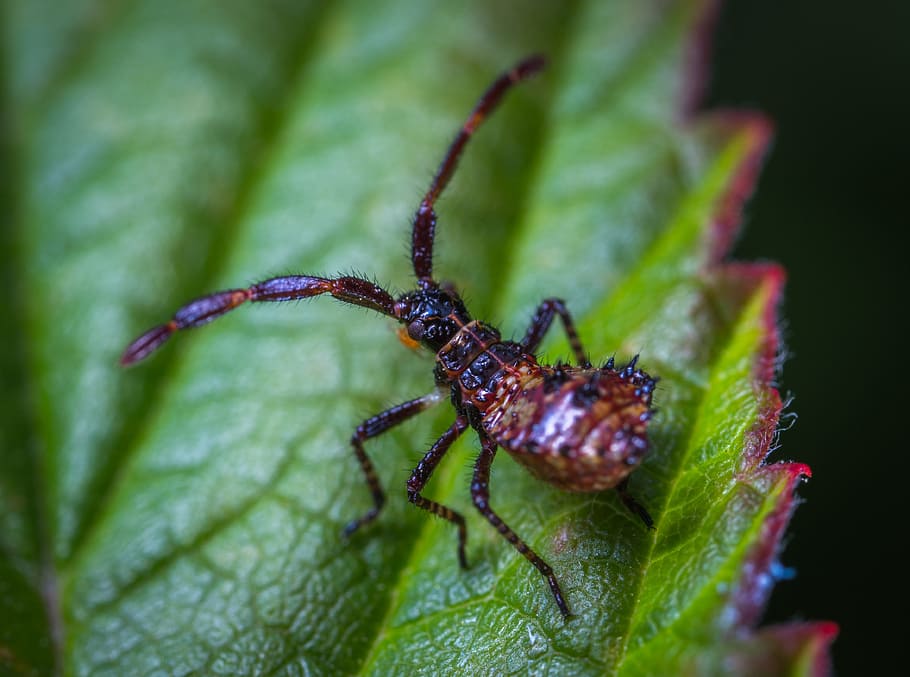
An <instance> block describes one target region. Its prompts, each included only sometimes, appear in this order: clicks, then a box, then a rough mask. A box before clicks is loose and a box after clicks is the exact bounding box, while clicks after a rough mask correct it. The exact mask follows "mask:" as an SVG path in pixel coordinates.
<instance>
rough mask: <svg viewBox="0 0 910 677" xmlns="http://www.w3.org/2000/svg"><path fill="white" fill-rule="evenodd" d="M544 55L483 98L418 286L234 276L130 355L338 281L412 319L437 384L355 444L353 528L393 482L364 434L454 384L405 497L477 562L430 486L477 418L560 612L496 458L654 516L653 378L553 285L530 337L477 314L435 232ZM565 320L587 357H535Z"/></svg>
mask: <svg viewBox="0 0 910 677" xmlns="http://www.w3.org/2000/svg"><path fill="white" fill-rule="evenodd" d="M543 66H544V59H543V58H542V57H540V56H532V57H529V58H526V59H524V60H523V61H521V62H519V63H518V64H516V65H515V67H514V68H512V69H511V70H510V71H508V72H506V73H503V74H502V75H500V76H499V77H498V78H497V79H496V80H495V81H494V82H493V84H492V85H490V87H489V88H488V89H487V91H486V92H485V93H484V94H483V96H481V97H480V100H479V101H478V102H477V104H476V105H475V107H474V109H473V110H472V111H471V114H470V115H469V116H468V119H467V120H466V121H465V123H464V125H463V126H462V128H461V129H460V130H459V132H458V134H457V135H456V136H455V139H454V140H453V141H452V144H451V145H450V146H449V149H448V152H447V153H446V155H445V157H444V158H443V160H442V164H441V165H440V166H439V169H438V171H437V172H436V175H435V177H434V178H433V182H432V183H431V184H430V188H429V190H428V191H427V192H426V195H424V197H423V200H422V201H421V202H420V206H419V207H418V208H417V213H416V215H415V216H414V227H413V233H412V238H411V260H412V262H413V265H414V274H415V276H416V277H417V288H416V289H415V290H413V291H409V292H407V293H406V294H403V295H401V296H399V297H398V298H397V299H396V298H394V297H392V295H391V294H389V292H387V291H386V290H385V289H383V288H382V287H379V286H377V285H376V284H374V283H372V282H370V281H368V280H365V279H362V278H359V277H351V276H339V277H335V278H324V277H314V276H311V275H289V276H283V277H275V278H271V279H268V280H265V281H264V282H260V283H259V284H254V285H253V286H251V287H248V288H246V289H230V290H227V291H221V292H217V293H214V294H210V295H208V296H203V297H201V298H198V299H196V300H195V301H191V302H189V303H187V304H186V305H184V306H183V307H182V308H180V309H179V310H177V312H176V313H175V314H174V316H173V317H172V318H171V320H170V321H169V322H167V323H165V324H162V325H159V326H157V327H154V328H153V329H150V330H149V331H147V332H146V333H145V334H143V335H142V336H140V337H139V338H137V339H136V340H135V341H133V342H132V343H131V344H130V345H129V346H128V347H127V348H126V350H125V351H124V353H123V356H122V358H121V360H120V362H121V364H122V365H124V366H125V365H130V364H133V363H135V362H138V361H140V360H142V359H144V358H145V357H147V356H148V355H149V354H150V353H152V352H153V351H155V350H156V349H157V348H159V347H160V346H161V345H162V344H163V343H164V342H165V341H167V339H168V338H169V337H170V336H171V334H173V333H174V332H176V331H178V330H181V329H189V328H190V327H198V326H200V325H203V324H206V323H207V322H210V321H212V320H214V319H215V318H216V317H219V316H220V315H223V314H224V313H226V312H228V311H229V310H233V309H234V308H236V307H237V306H239V305H241V304H243V303H246V302H247V301H249V302H253V303H259V302H265V301H296V300H298V299H303V298H308V297H311V296H318V295H320V294H331V295H332V296H333V297H335V298H336V299H338V300H340V301H344V302H345V303H351V304H354V305H358V306H363V307H366V308H370V309H371V310H375V311H377V312H379V313H382V314H383V315H387V316H389V317H392V318H394V319H396V320H398V321H399V322H400V323H401V324H403V325H404V326H405V328H404V329H403V330H402V331H403V332H404V331H406V335H407V338H409V339H411V341H412V342H416V343H419V344H422V345H423V346H425V347H426V348H429V349H430V350H432V351H433V352H434V353H435V355H436V367H435V370H434V376H435V381H436V389H435V390H434V392H432V393H431V394H429V395H425V396H423V397H418V398H417V399H414V400H411V401H409V402H405V403H403V404H400V405H398V406H396V407H392V408H391V409H388V410H386V411H383V412H382V413H380V414H377V415H376V416H372V417H371V418H368V419H367V420H365V421H364V422H363V423H361V424H360V425H359V426H358V427H357V429H356V431H355V432H354V434H353V436H352V437H351V445H352V446H353V448H354V453H355V454H356V456H357V460H358V462H359V463H360V467H361V469H362V470H363V474H364V476H365V478H366V483H367V485H368V486H369V488H370V491H371V492H372V495H373V507H372V508H371V509H370V510H369V511H368V512H366V513H365V514H364V515H362V516H361V517H359V518H358V519H355V520H353V521H352V522H350V523H349V524H348V525H347V527H346V528H345V530H344V533H345V535H350V534H352V533H354V532H355V531H357V530H358V529H359V528H360V527H362V526H364V525H366V524H369V523H370V522H372V521H373V520H374V519H376V516H377V515H378V514H379V512H380V510H381V509H382V506H383V504H384V503H385V493H384V492H383V490H382V487H381V486H380V483H379V480H378V478H377V477H376V472H375V471H374V468H373V463H372V462H371V461H370V459H369V457H368V456H367V455H366V452H365V451H364V448H363V443H364V442H365V441H366V440H368V439H371V438H373V437H376V436H377V435H380V434H381V433H384V432H385V431H387V430H389V429H390V428H392V427H394V426H396V425H398V424H399V423H402V422H403V421H406V420H407V419H410V418H411V417H413V416H415V415H417V414H419V413H420V412H422V411H425V410H427V409H428V408H429V407H430V406H432V405H434V404H436V403H438V402H440V401H442V400H443V399H445V396H446V395H448V396H449V398H450V399H451V402H452V405H453V406H454V408H455V420H454V421H453V422H452V424H451V425H450V426H449V428H448V430H446V431H445V432H444V433H443V434H442V436H441V437H440V438H439V439H438V440H436V442H435V443H434V444H433V445H432V446H431V447H430V449H429V451H427V452H426V454H425V455H424V457H423V458H422V459H421V461H420V462H419V463H418V464H417V467H416V468H414V470H413V472H412V473H411V476H410V478H409V479H408V482H407V493H408V500H409V501H410V502H411V503H413V504H414V505H416V506H417V507H419V508H422V509H424V510H427V511H428V512H431V513H433V514H435V515H438V516H440V517H442V518H443V519H445V520H448V521H449V522H451V523H452V524H454V525H455V526H456V527H457V529H458V561H459V563H460V564H461V566H462V567H467V559H466V557H465V541H466V539H467V529H466V527H465V521H464V517H462V515H461V514H459V513H458V512H456V511H454V510H452V509H451V508H448V507H446V506H444V505H442V504H440V503H437V502H436V501H433V500H431V499H428V498H426V497H424V496H423V495H422V494H421V491H422V490H423V488H424V486H425V485H426V484H427V482H428V481H429V479H430V476H431V475H432V474H433V471H434V470H435V469H436V466H437V465H438V464H439V462H440V460H442V457H443V456H445V454H446V452H447V451H448V450H449V448H450V447H451V446H452V443H453V442H454V441H455V440H456V439H457V438H458V437H459V436H460V435H461V434H462V433H464V432H465V430H467V429H468V428H469V427H471V428H473V429H474V431H475V432H476V433H477V435H478V437H479V438H480V445H481V451H480V455H479V456H478V457H477V461H476V462H475V464H474V475H473V481H472V482H471V498H472V500H473V503H474V505H475V506H476V508H477V509H478V510H479V511H480V513H481V514H482V515H483V516H484V517H485V518H486V519H487V520H488V521H489V522H490V523H491V524H492V525H493V526H494V527H495V528H496V530H497V531H498V532H499V533H500V534H502V536H503V537H504V538H505V539H506V540H508V541H509V543H511V544H512V545H513V546H514V547H515V548H516V549H517V550H518V552H520V553H521V554H522V555H523V556H524V557H525V558H527V559H528V561H530V562H531V564H533V565H534V566H535V567H536V568H537V570H538V571H540V573H541V574H543V576H544V577H545V578H546V580H547V583H548V584H549V586H550V590H551V591H552V593H553V596H554V597H555V599H556V604H557V605H558V607H559V610H560V612H562V614H563V616H565V617H568V616H569V615H570V612H569V606H568V604H567V603H566V600H565V596H564V595H563V592H562V589H561V588H560V586H559V582H558V581H557V580H556V576H555V575H554V574H553V570H552V569H551V568H550V566H549V565H548V564H547V563H546V562H545V561H544V560H543V559H541V558H540V557H539V556H538V555H537V553H535V552H534V551H533V550H532V549H531V548H530V547H529V546H528V545H527V544H526V543H525V542H524V541H523V540H522V539H521V538H520V537H519V536H518V535H517V534H516V533H515V532H514V531H512V529H511V528H509V526H508V525H507V524H506V523H505V522H503V521H502V519H501V518H500V517H499V515H497V514H496V513H495V512H494V511H493V508H492V507H490V490H489V480H490V466H491V464H492V463H493V457H494V456H495V454H496V450H497V448H498V447H503V448H504V449H506V451H508V452H509V453H510V454H511V455H512V456H513V457H514V458H515V459H516V460H518V461H519V462H520V463H522V464H523V465H524V466H526V467H527V468H528V470H530V471H531V473H533V474H534V475H536V476H537V477H538V478H540V479H541V480H544V481H545V482H549V483H550V484H553V485H555V486H556V487H558V488H560V489H564V490H567V491H577V492H593V491H601V490H605V489H610V488H615V489H616V490H617V491H618V492H619V495H620V497H621V499H622V501H623V503H624V504H625V505H626V506H627V507H628V508H629V510H631V511H632V512H633V513H634V514H636V515H637V516H638V517H639V518H640V519H641V520H642V521H643V522H644V523H645V524H646V525H647V526H648V527H649V528H651V527H652V526H653V521H652V520H651V517H650V516H649V515H648V512H647V511H646V510H645V508H644V507H643V506H641V505H640V504H639V503H638V502H636V501H635V499H634V498H632V497H631V496H630V495H629V494H628V493H627V491H626V484H627V482H628V477H629V474H630V473H631V472H632V471H633V470H634V469H635V468H636V467H637V466H638V465H639V463H641V460H642V458H643V457H644V456H645V453H646V452H647V450H648V439H647V433H646V426H647V422H648V420H649V419H650V418H651V415H652V410H651V395H652V392H653V390H654V385H655V382H656V379H654V378H652V377H650V376H649V375H648V374H646V373H645V372H644V371H642V370H641V369H637V368H636V360H637V357H636V358H634V359H632V361H631V362H629V363H628V364H627V365H625V366H623V367H620V368H616V367H615V365H614V363H613V359H612V358H611V359H610V360H608V361H607V362H606V364H604V365H603V366H602V367H593V366H592V365H591V362H590V361H589V360H588V358H587V356H586V354H585V352H584V350H583V349H582V346H581V341H580V340H579V338H578V334H577V333H576V331H575V326H574V324H573V322H572V317H571V316H570V315H569V311H568V310H567V309H566V306H565V304H564V303H563V301H562V300H560V299H556V298H550V299H546V300H545V301H543V302H542V303H541V304H540V306H539V307H538V308H537V311H536V312H535V314H534V318H533V319H532V320H531V325H530V327H529V328H528V330H527V332H526V333H525V335H524V338H522V339H521V341H518V342H515V341H504V340H502V338H501V337H500V333H499V331H498V330H497V329H496V328H495V327H493V326H491V325H489V324H487V323H485V322H481V321H479V320H475V319H473V318H472V317H471V315H470V314H469V313H468V311H467V309H466V308H465V305H464V303H463V302H462V300H461V298H460V297H459V296H458V294H457V293H456V292H455V291H454V289H452V288H451V287H450V286H449V285H442V284H440V283H438V282H437V281H436V280H435V279H434V278H433V241H434V237H435V231H436V212H435V211H434V209H433V206H434V204H435V203H436V200H437V199H438V198H439V195H440V193H442V191H443V189H444V188H445V187H446V185H447V184H448V182H449V180H450V179H451V178H452V174H453V173H454V171H455V167H456V165H457V163H458V160H459V158H460V157H461V154H462V152H463V150H464V147H465V145H466V144H467V142H468V140H469V139H470V138H471V136H472V135H473V134H474V132H475V131H476V129H477V127H478V126H479V125H480V124H481V122H482V121H483V120H484V118H485V117H486V116H488V115H489V114H490V113H491V112H492V111H493V110H494V109H495V108H496V106H497V105H498V104H499V102H500V100H501V99H502V97H503V95H504V94H505V93H506V92H507V91H508V90H509V89H510V88H511V87H512V86H513V85H515V84H516V83H518V82H520V81H521V80H524V79H526V78H528V77H529V76H531V75H533V74H535V73H537V72H538V71H539V70H540V69H541V68H543ZM557 315H558V316H559V318H560V320H562V324H563V327H564V328H565V331H566V334H567V335H568V338H569V343H570V345H571V347H572V351H573V352H574V354H575V357H576V359H577V360H578V366H569V365H567V364H557V365H555V366H548V365H542V364H538V362H537V360H536V358H535V357H534V352H535V351H536V350H537V347H538V346H539V345H540V342H541V340H542V339H543V336H544V334H545V333H546V331H547V330H548V329H549V327H550V325H551V324H552V322H553V319H554V318H555V316H557Z"/></svg>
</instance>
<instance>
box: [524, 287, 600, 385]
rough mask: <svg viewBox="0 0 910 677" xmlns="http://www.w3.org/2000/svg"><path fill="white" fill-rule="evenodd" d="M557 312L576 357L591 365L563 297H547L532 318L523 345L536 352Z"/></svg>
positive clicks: (529, 350)
mask: <svg viewBox="0 0 910 677" xmlns="http://www.w3.org/2000/svg"><path fill="white" fill-rule="evenodd" d="M556 313H558V314H559V317H560V319H561V320H562V326H563V327H565V330H566V336H568V337H569V344H570V345H571V346H572V352H574V353H575V359H577V360H578V364H579V365H580V366H582V367H585V368H588V367H590V366H591V361H590V360H589V359H588V356H587V355H586V354H585V351H584V348H582V347H581V340H580V339H579V338H578V332H576V331H575V323H574V322H572V316H571V315H570V314H569V309H568V308H566V304H565V302H564V301H563V300H562V299H546V300H544V302H543V303H541V304H540V305H539V306H538V307H537V310H536V311H535V312H534V317H533V318H532V319H531V326H530V327H528V331H527V332H526V333H525V337H524V338H523V339H522V340H521V345H522V346H523V347H524V349H525V350H527V351H528V352H529V353H534V352H536V350H537V348H538V346H540V342H541V341H542V340H543V337H544V334H546V333H547V329H549V328H550V325H551V324H552V323H553V316H554V314H556Z"/></svg>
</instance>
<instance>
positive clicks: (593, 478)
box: [483, 363, 654, 492]
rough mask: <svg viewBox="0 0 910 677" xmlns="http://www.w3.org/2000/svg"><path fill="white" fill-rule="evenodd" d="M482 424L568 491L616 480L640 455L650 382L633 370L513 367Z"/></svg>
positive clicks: (539, 472)
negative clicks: (509, 378) (511, 373)
mask: <svg viewBox="0 0 910 677" xmlns="http://www.w3.org/2000/svg"><path fill="white" fill-rule="evenodd" d="M517 366H518V369H517V370H516V371H515V373H514V375H513V376H512V377H511V378H512V381H513V382H512V383H509V384H508V385H507V387H506V388H505V389H504V390H503V391H502V397H501V398H499V399H498V400H497V401H495V402H494V403H492V404H491V405H490V406H489V407H487V409H486V411H485V412H484V416H483V427H484V429H485V430H486V431H487V433H488V434H489V435H490V436H491V437H492V438H493V439H494V440H496V442H497V443H498V444H499V445H501V446H502V447H503V448H505V449H506V450H507V451H508V452H509V453H510V454H511V455H512V456H513V457H514V458H515V459H516V460H518V461H519V462H520V463H522V464H523V465H524V466H525V467H527V468H528V470H530V471H531V473H532V474H534V475H535V476H537V477H538V478H540V479H542V480H544V481H546V482H549V483H550V484H553V485H555V486H557V487H559V488H560V489H564V490H568V491H585V492H587V491H602V490H604V489H610V488H612V487H615V486H616V485H617V484H619V483H620V482H621V481H622V480H624V479H625V478H626V477H627V476H628V475H629V473H631V472H632V471H633V470H634V469H635V468H636V467H637V466H638V464H639V463H640V462H641V460H642V459H643V458H644V456H645V453H646V452H647V450H648V439H647V433H646V425H647V421H648V419H649V418H650V417H651V412H650V404H651V393H652V391H653V388H654V380H653V379H651V378H650V377H649V376H648V375H647V374H645V373H644V372H642V371H641V370H634V371H633V370H632V369H631V368H626V369H621V370H615V369H613V368H612V367H604V368H602V369H582V368H577V367H567V366H557V367H547V366H540V365H537V364H536V363H535V364H533V365H517Z"/></svg>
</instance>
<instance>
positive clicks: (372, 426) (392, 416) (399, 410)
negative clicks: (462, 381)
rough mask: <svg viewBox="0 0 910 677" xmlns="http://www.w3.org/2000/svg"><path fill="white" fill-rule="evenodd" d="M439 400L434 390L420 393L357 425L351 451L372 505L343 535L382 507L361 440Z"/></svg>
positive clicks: (350, 523) (369, 520) (378, 433)
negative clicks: (371, 497) (422, 394)
mask: <svg viewBox="0 0 910 677" xmlns="http://www.w3.org/2000/svg"><path fill="white" fill-rule="evenodd" d="M441 400H442V396H441V395H440V393H439V392H433V393H430V394H429V395H424V396H423V397H418V398H417V399H414V400H411V401H409V402H405V403H403V404H399V405H398V406H395V407H392V408H391V409H386V410H385V411H383V412H382V413H379V414H376V415H375V416H371V417H370V418H368V419H367V420H365V421H364V422H363V423H361V424H360V425H359V426H357V430H355V431H354V434H353V435H351V446H352V447H354V454H355V455H356V456H357V461H358V462H359V463H360V469H361V470H363V476H364V477H365V478H366V481H367V486H368V487H369V488H370V493H371V494H373V507H372V508H371V509H370V510H369V511H367V512H366V513H365V514H364V515H363V516H361V517H359V518H357V519H355V520H352V521H351V522H349V523H348V525H347V526H346V527H345V528H344V535H345V536H346V537H347V536H350V535H351V534H353V533H354V532H355V531H357V530H358V529H359V528H360V527H362V526H363V525H364V524H369V523H370V522H372V521H373V520H374V519H376V516H377V515H378V514H379V511H380V510H382V506H383V504H384V503H385V493H384V492H383V491H382V485H380V484H379V478H378V477H376V471H375V469H374V468H373V463H372V462H371V461H370V458H369V456H367V454H366V451H364V449H363V443H364V442H365V441H366V440H368V439H370V438H373V437H376V436H377V435H381V434H382V433H384V432H386V431H387V430H389V429H390V428H394V427H395V426H396V425H398V424H399V423H403V422H404V421H407V420H408V419H409V418H413V417H414V416H416V415H417V414H419V413H420V412H422V411H426V410H427V409H429V408H430V407H431V406H433V405H434V404H436V403H437V402H440V401H441Z"/></svg>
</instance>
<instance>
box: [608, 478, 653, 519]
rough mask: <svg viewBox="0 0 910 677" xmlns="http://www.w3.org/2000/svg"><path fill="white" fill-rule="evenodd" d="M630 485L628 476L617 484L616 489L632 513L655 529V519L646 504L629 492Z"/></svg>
mask: <svg viewBox="0 0 910 677" xmlns="http://www.w3.org/2000/svg"><path fill="white" fill-rule="evenodd" d="M628 486H629V478H628V477H627V478H626V479H624V480H623V481H622V482H620V483H619V484H617V485H616V491H617V492H618V493H619V497H620V498H621V499H622V502H623V505H625V506H626V507H627V508H628V509H629V511H630V512H631V513H632V514H634V515H637V516H638V519H640V520H641V521H642V522H644V523H645V526H646V527H648V528H649V529H653V528H654V520H653V519H652V518H651V515H650V514H649V513H648V511H647V509H646V508H645V506H643V505H642V504H641V503H639V502H638V501H636V500H635V497H634V496H632V495H631V494H630V493H629V492H628Z"/></svg>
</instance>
